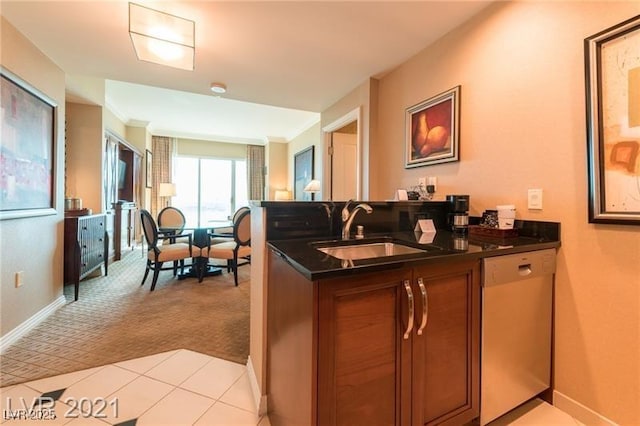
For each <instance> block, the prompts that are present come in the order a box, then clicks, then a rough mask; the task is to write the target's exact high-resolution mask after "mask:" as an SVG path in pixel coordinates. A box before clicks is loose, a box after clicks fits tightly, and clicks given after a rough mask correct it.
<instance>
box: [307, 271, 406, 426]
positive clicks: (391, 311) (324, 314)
mask: <svg viewBox="0 0 640 426" xmlns="http://www.w3.org/2000/svg"><path fill="white" fill-rule="evenodd" d="M405 279H410V275H409V273H408V271H401V272H393V273H382V274H376V275H371V274H367V275H365V276H358V277H357V278H356V277H353V278H350V279H349V278H348V279H336V280H328V281H323V282H322V283H321V285H320V287H319V330H318V340H319V344H318V384H319V386H318V389H319V391H318V423H317V424H319V425H345V426H347V425H355V424H366V425H393V424H402V418H401V417H402V416H401V413H402V401H403V396H404V394H405V393H407V395H406V396H409V395H408V392H409V391H410V388H409V387H405V391H404V392H403V389H402V384H403V381H402V379H401V377H402V371H403V370H402V368H403V365H402V364H403V363H404V364H408V362H410V359H409V358H408V356H409V354H410V351H409V350H408V348H409V347H410V346H409V343H410V341H409V340H403V339H402V337H401V335H402V333H403V330H402V324H401V323H402V321H398V318H400V317H401V316H402V312H404V313H405V315H404V316H405V317H406V315H407V309H404V308H403V307H405V306H407V303H408V302H407V296H406V294H404V292H403V288H404V287H403V286H402V282H403V280H405ZM403 346H405V347H404V348H403ZM403 358H404V359H403ZM407 420H408V418H407ZM406 424H408V423H406Z"/></svg>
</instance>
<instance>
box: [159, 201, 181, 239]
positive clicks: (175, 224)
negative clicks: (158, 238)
mask: <svg viewBox="0 0 640 426" xmlns="http://www.w3.org/2000/svg"><path fill="white" fill-rule="evenodd" d="M186 224H187V219H186V218H185V217H184V213H182V211H181V210H180V209H178V208H176V207H171V206H169V207H165V208H163V209H162V210H160V213H158V228H159V229H160V230H163V231H167V232H165V233H166V234H167V235H168V236H167V237H165V238H164V241H163V243H164V244H171V243H175V242H179V243H186V242H187V238H185V237H180V238H176V237H172V236H171V235H170V234H171V232H173V233H175V234H176V235H178V234H183V233H184V227H185V225H186Z"/></svg>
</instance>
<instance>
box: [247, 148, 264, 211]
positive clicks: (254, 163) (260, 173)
mask: <svg viewBox="0 0 640 426" xmlns="http://www.w3.org/2000/svg"><path fill="white" fill-rule="evenodd" d="M264 175H265V173H264V146H259V145H247V188H248V192H249V194H247V195H248V196H249V200H262V199H264Z"/></svg>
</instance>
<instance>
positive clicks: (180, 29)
mask: <svg viewBox="0 0 640 426" xmlns="http://www.w3.org/2000/svg"><path fill="white" fill-rule="evenodd" d="M129 35H130V36H131V41H132V42H133V48H134V49H135V51H136V55H137V56H138V59H139V60H141V61H147V62H153V63H156V64H160V65H166V66H169V67H174V68H179V69H183V70H188V71H193V67H194V65H193V64H194V58H195V22H193V21H190V20H188V19H184V18H180V17H178V16H174V15H169V14H168V13H164V12H160V11H157V10H153V9H149V8H148V7H144V6H140V5H138V4H135V3H129Z"/></svg>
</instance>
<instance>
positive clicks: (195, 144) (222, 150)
mask: <svg viewBox="0 0 640 426" xmlns="http://www.w3.org/2000/svg"><path fill="white" fill-rule="evenodd" d="M177 145H178V147H177V152H178V155H193V156H198V157H207V156H209V157H216V158H229V159H232V158H243V159H244V158H247V145H245V144H239V143H226V142H214V141H204V140H197V139H178V144H177Z"/></svg>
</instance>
